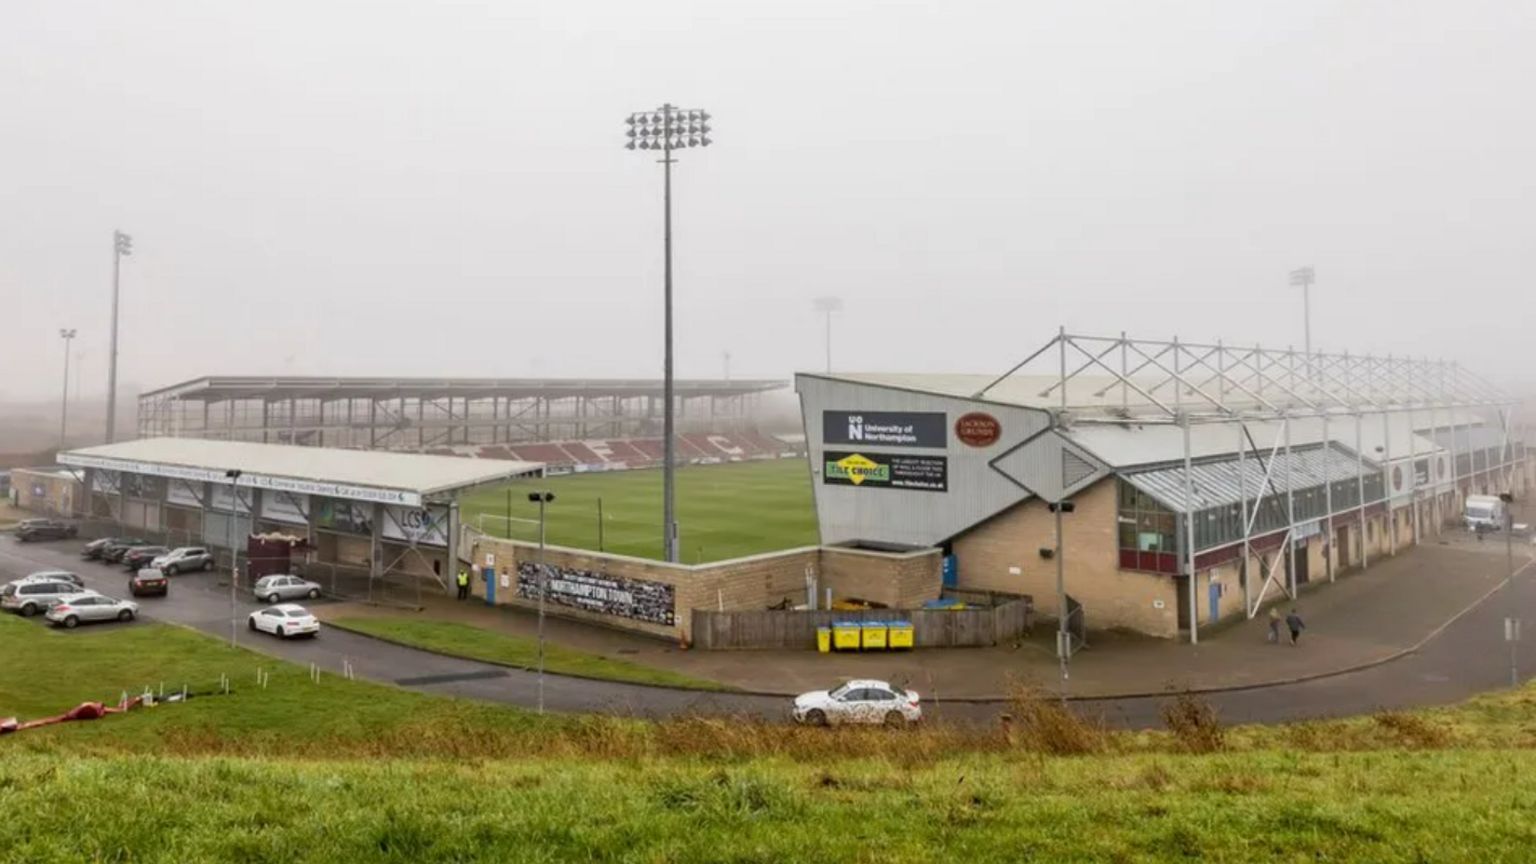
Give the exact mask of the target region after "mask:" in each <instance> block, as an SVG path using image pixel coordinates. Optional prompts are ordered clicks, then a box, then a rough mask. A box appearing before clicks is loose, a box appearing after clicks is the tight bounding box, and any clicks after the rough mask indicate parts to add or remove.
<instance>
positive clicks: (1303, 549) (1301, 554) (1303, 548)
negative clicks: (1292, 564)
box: [1291, 543, 1312, 585]
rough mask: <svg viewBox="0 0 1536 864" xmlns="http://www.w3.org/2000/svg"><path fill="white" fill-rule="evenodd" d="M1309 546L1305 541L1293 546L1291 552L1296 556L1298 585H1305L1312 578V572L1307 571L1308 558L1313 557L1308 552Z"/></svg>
mask: <svg viewBox="0 0 1536 864" xmlns="http://www.w3.org/2000/svg"><path fill="white" fill-rule="evenodd" d="M1307 546H1308V544H1307V543H1303V544H1301V545H1300V546H1292V547H1291V554H1292V555H1294V556H1296V584H1297V585H1305V584H1307V581H1308V580H1309V579H1311V578H1312V577H1311V574H1309V573H1308V572H1307V559H1308V558H1310V557H1311V556H1309V555H1308V554H1307Z"/></svg>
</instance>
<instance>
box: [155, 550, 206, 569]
mask: <svg viewBox="0 0 1536 864" xmlns="http://www.w3.org/2000/svg"><path fill="white" fill-rule="evenodd" d="M149 566H151V567H155V568H158V569H160V570H163V571H165V572H166V573H167V574H168V575H171V576H175V575H176V574H177V573H184V572H186V571H189V570H212V569H213V553H212V552H209V551H208V550H207V549H204V548H203V547H201V546H182V547H180V548H178V549H172V550H171V551H169V552H167V553H165V554H164V555H160V556H157V557H156V558H155V560H153V561H151V562H149Z"/></svg>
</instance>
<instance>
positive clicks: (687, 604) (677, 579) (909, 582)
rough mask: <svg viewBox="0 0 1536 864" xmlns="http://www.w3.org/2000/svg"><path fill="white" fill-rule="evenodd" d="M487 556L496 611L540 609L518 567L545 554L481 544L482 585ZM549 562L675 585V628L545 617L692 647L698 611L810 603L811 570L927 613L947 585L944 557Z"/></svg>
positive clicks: (587, 556)
mask: <svg viewBox="0 0 1536 864" xmlns="http://www.w3.org/2000/svg"><path fill="white" fill-rule="evenodd" d="M487 553H490V554H491V555H493V556H494V558H495V562H496V563H495V565H494V568H495V573H496V578H497V587H496V603H497V604H498V605H508V604H510V605H516V606H521V607H524V608H529V609H532V608H537V606H538V602H537V601H536V600H528V599H525V598H521V597H518V596H517V589H516V585H517V566H518V564H519V563H521V562H524V561H530V562H531V561H537V560H538V556H539V550H538V547H536V546H532V545H528V544H524V543H515V542H509V541H506V540H498V539H493V538H479V539H477V540H476V542H475V544H474V548H473V551H472V555H471V560H473V561H474V562H475V566H476V567H477V568H478V569H477V577H478V575H479V574H480V573H481V572H483V570H484V567H485V560H486V554H487ZM544 555H545V559H544V560H545V561H546V562H547V563H548V564H549V565H550V566H553V567H559V568H563V569H570V570H584V571H588V572H591V573H595V574H599V575H601V576H605V577H610V578H612V577H618V578H623V579H638V580H644V581H647V582H656V583H661V584H663V585H670V586H672V591H673V619H674V620H673V624H672V626H666V625H663V624H656V623H652V622H649V621H642V620H637V619H633V618H627V617H623V616H619V615H609V614H603V613H599V612H595V611H589V610H584V609H576V608H571V607H568V606H557V605H553V604H549V605H546V607H545V611H546V613H551V614H556V615H560V616H562V617H565V618H573V619H576V620H581V621H590V622H592V623H595V624H601V625H604V626H608V627H616V628H619V629H623V630H630V631H634V632H639V633H646V634H649V635H652V636H659V637H663V638H667V639H680V640H687V639H689V637H690V635H691V634H690V630H691V628H692V624H693V622H692V617H693V616H692V614H691V612H692V610H694V609H723V610H726V611H739V610H756V609H766V608H768V607H769V606H773V605H777V604H778V603H781V602H783V601H785V600H788V601H789V602H790V603H792V604H801V603H804V602H806V600H807V596H806V572H807V570H810V571H811V572H812V573H814V574H816V576H817V577H818V584H819V586H820V587H821V588H822V589H825V588H828V587H830V588H832V589H833V596H835V597H848V596H857V597H861V598H863V599H866V600H875V601H877V602H883V603H887V605H893V606H895V605H910V606H915V605H920V603H921V601H922V600H927V599H932V598H933V597H937V596H938V591H939V581H940V557H939V552H938V550H937V549H930V550H924V551H922V552H915V553H906V554H887V553H881V552H866V551H853V550H843V549H831V548H822V547H815V546H810V547H805V548H801V549H790V550H786V551H783V552H773V553H769V554H765V555H754V556H751V557H748V558H737V559H733V560H730V561H719V562H715V563H711V564H697V565H687V564H669V563H666V562H663V561H652V560H649V559H644V558H630V557H626V556H622V555H608V554H602V553H596V552H587V551H582V550H578V549H565V548H561V547H548V548H547V549H546V550H545V552H544ZM471 585H472V586H473V587H472V590H473V592H474V594H475V596H477V597H480V598H482V599H483V598H484V597H485V583H484V581H483V580H482V579H480V578H475V579H473V580H472V581H471Z"/></svg>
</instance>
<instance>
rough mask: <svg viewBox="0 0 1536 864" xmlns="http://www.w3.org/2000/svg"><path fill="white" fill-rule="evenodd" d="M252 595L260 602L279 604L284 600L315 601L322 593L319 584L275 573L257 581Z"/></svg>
mask: <svg viewBox="0 0 1536 864" xmlns="http://www.w3.org/2000/svg"><path fill="white" fill-rule="evenodd" d="M251 593H253V594H255V595H256V598H257V599H258V600H265V601H267V602H268V603H278V602H280V601H283V600H297V599H299V598H300V597H308V598H309V599H311V600H315V599H318V598H319V597H320V594H321V593H322V592H321V588H320V583H318V582H310V581H308V580H305V579H300V578H299V577H297V576H293V575H290V574H287V573H274V574H273V575H271V576H263V577H261V578H260V579H257V580H256V585H255V586H254V587H253V588H252V589H251Z"/></svg>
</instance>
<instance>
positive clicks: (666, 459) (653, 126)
mask: <svg viewBox="0 0 1536 864" xmlns="http://www.w3.org/2000/svg"><path fill="white" fill-rule="evenodd" d="M624 122H625V123H626V124H628V126H629V130H628V132H627V133H626V135H627V137H628V138H629V141H628V142H627V143H626V144H625V145H624V146H625V147H626V148H627V149H630V150H660V151H661V160H660V161H661V165H662V189H663V191H662V225H663V227H662V257H663V271H664V287H663V302H662V307H663V310H664V316H663V317H664V320H665V325H664V327H663V332H664V336H663V341H664V342H665V343H666V345H665V352H664V353H665V357H664V359H663V361H662V399H663V400H664V401H665V402H666V406H665V409H664V411H663V414H662V417H663V419H662V436H663V444H662V472H663V473H662V482H661V521H662V542H661V547H662V557H663V558H664V559H665V560H667V561H671V562H676V561H677V513H676V491H677V489H676V487H677V478H676V476H675V475H676V469H677V442H675V441H673V440H672V439H673V434H674V425H675V424H674V416H673V415H674V414H675V413H676V408H677V406H676V405H675V404H674V402H675V399H674V398H673V395H672V394H673V382H672V163H673V162H675V161H677V160H675V159H673V158H672V151H673V150H687V149H690V148H693V147H708V146H709V145H710V144H711V143H713V142H712V141H711V140H710V138H709V132H710V127H709V112H708V111H701V110H698V109H683V108H678V107H676V106H674V105H672V104H671V103H667V104H665V105H663V106H661V107H660V108H658V109H656V110H655V111H639V112H636V113H634V114H631V115H629V117H628V118H626V119H625V121H624Z"/></svg>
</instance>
